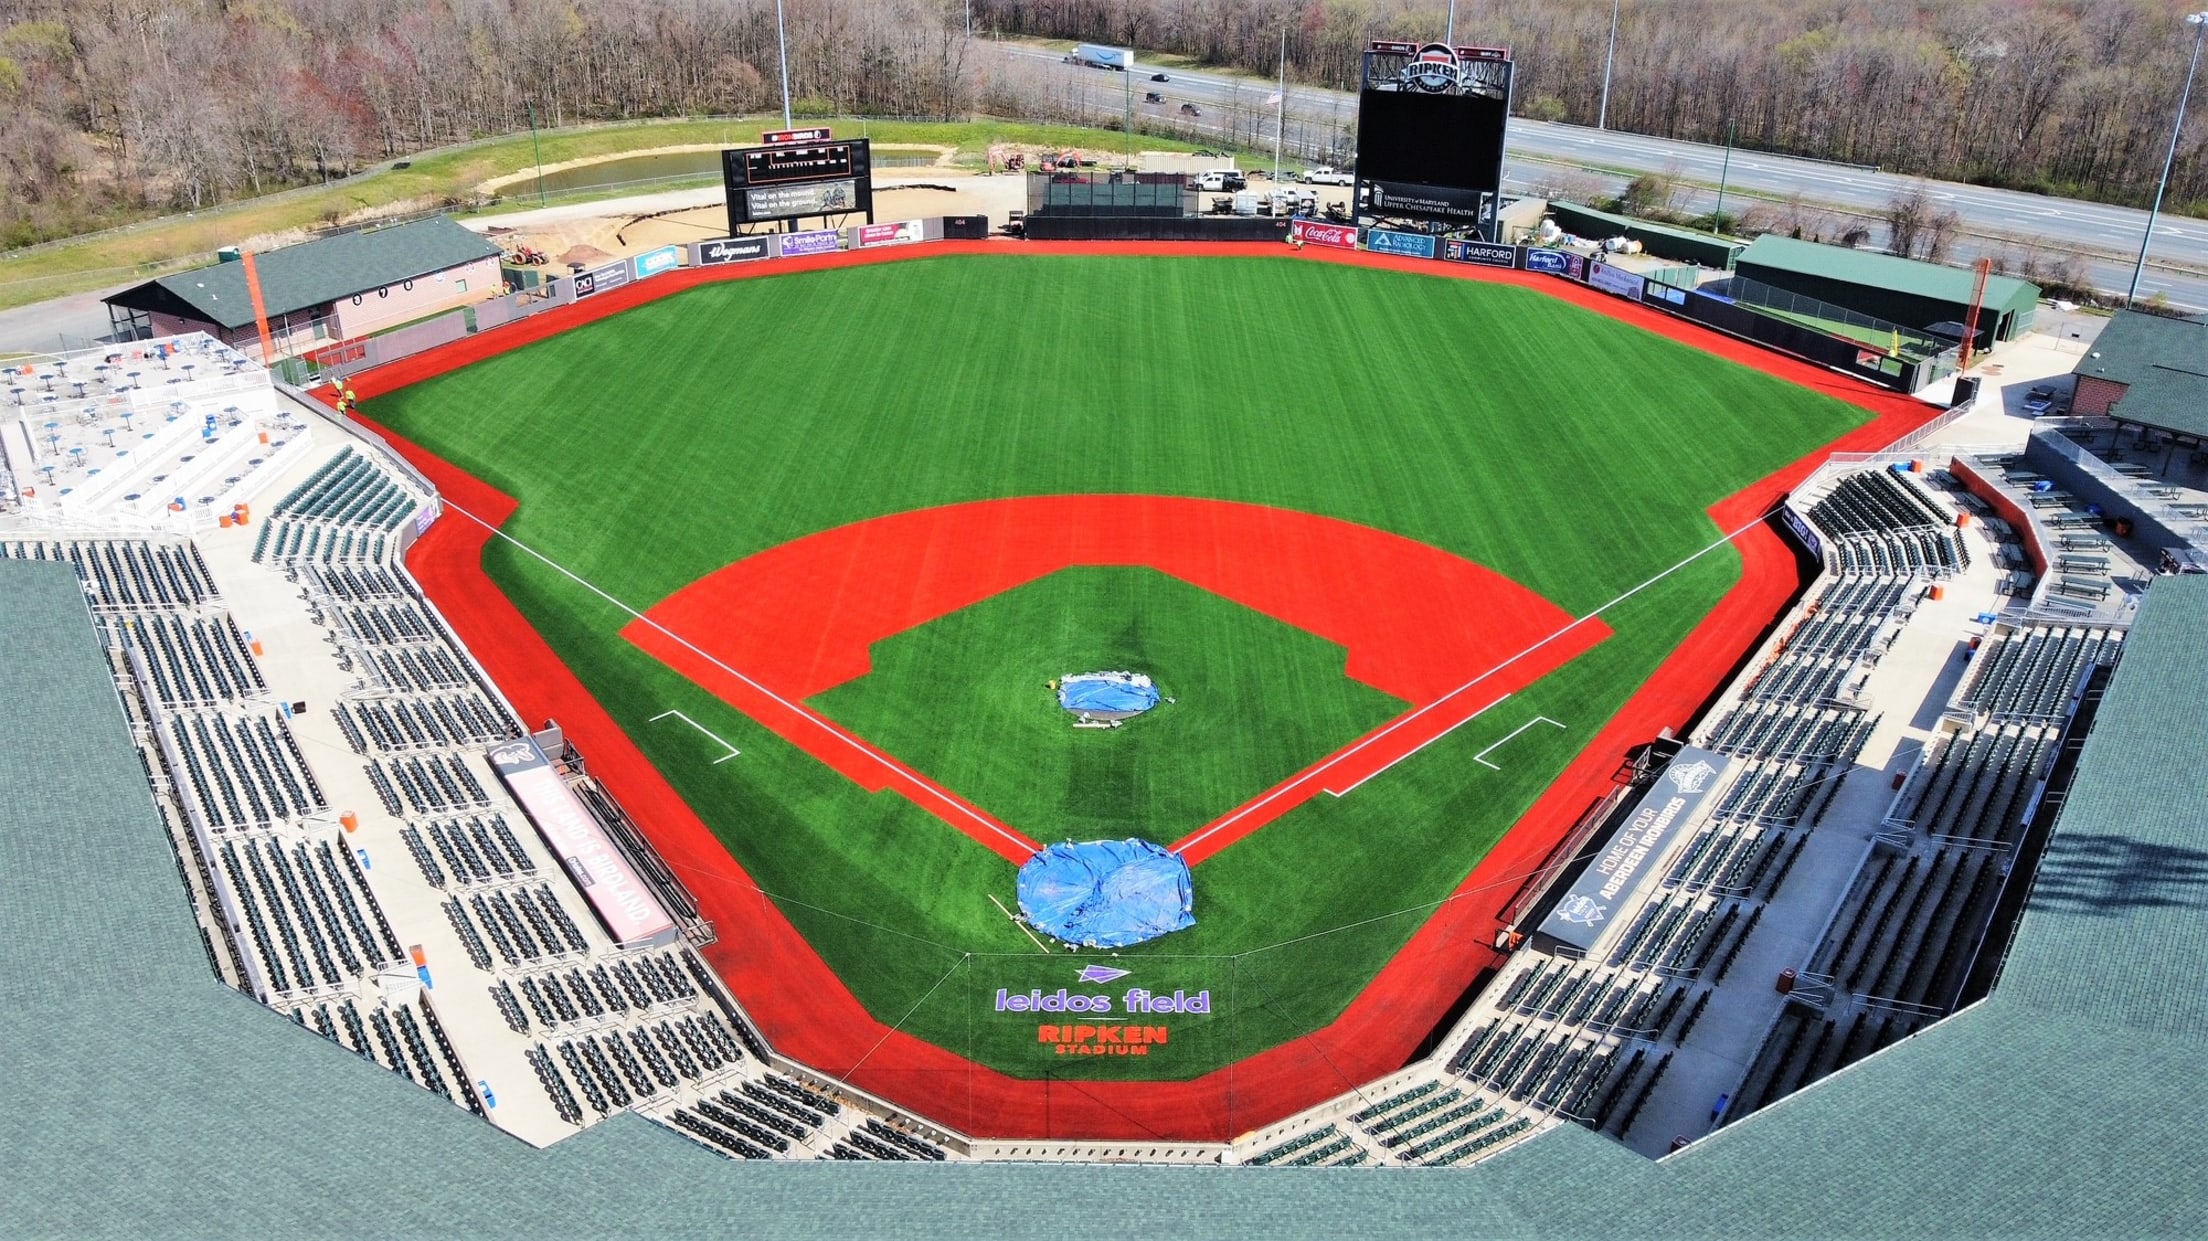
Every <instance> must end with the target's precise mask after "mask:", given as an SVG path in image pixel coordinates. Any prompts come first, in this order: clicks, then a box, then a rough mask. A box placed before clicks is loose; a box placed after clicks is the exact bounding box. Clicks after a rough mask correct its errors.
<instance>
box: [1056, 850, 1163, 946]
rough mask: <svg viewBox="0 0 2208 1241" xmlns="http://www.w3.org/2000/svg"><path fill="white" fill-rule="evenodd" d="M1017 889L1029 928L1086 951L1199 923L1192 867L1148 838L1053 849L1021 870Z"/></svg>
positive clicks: (1137, 941) (1132, 942) (1141, 939)
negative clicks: (1190, 882)
mask: <svg viewBox="0 0 2208 1241" xmlns="http://www.w3.org/2000/svg"><path fill="white" fill-rule="evenodd" d="M1016 887H1017V890H1018V892H1019V900H1020V913H1021V914H1022V915H1024V916H1025V918H1026V920H1027V924H1028V925H1029V926H1032V927H1034V928H1035V929H1036V930H1038V931H1041V932H1042V933H1044V934H1045V935H1048V936H1050V937H1052V938H1053V939H1056V940H1058V941H1059V942H1061V943H1067V944H1079V945H1081V946H1082V947H1084V948H1124V947H1126V946H1127V945H1129V944H1139V943H1142V942H1143V941H1145V940H1151V939H1156V938H1157V937H1159V936H1160V935H1168V934H1171V933H1172V932H1174V931H1178V930H1182V929H1184V928H1186V927H1191V926H1194V925H1196V918H1195V915H1194V913H1193V912H1192V907H1193V900H1192V896H1191V888H1190V884H1189V877H1188V863H1187V862H1186V861H1184V860H1183V859H1182V858H1181V855H1180V854H1178V853H1174V852H1172V851H1171V850H1169V849H1166V848H1164V847H1163V846H1161V845H1156V844H1152V843H1151V842H1149V841H1147V840H1135V839H1128V840H1088V841H1081V842H1079V843H1076V842H1074V841H1071V840H1068V841H1065V842H1063V843H1060V844H1055V845H1051V846H1049V847H1048V848H1046V849H1043V850H1040V851H1039V852H1037V853H1036V854H1035V856H1033V857H1031V858H1029V859H1028V860H1027V863H1026V865H1024V866H1021V867H1020V874H1019V879H1018V882H1017V884H1016Z"/></svg>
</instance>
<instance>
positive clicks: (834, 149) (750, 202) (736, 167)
mask: <svg viewBox="0 0 2208 1241" xmlns="http://www.w3.org/2000/svg"><path fill="white" fill-rule="evenodd" d="M721 182H722V184H723V185H724V186H725V187H726V188H727V190H728V231H729V233H730V235H732V236H733V235H735V234H737V233H741V232H743V231H744V229H745V228H746V227H747V226H749V225H752V224H764V223H773V222H780V221H784V220H801V219H807V218H811V217H815V216H841V215H853V214H862V213H863V214H864V215H865V217H866V222H867V223H869V224H872V223H873V222H874V175H873V153H872V148H871V146H870V144H869V143H868V141H867V140H866V139H865V138H852V139H847V140H844V141H841V142H834V141H829V142H780V143H776V144H774V145H772V146H761V147H732V148H730V149H728V150H724V151H722V152H721Z"/></svg>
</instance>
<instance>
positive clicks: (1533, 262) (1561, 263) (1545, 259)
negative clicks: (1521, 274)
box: [1526, 248, 1587, 280]
mask: <svg viewBox="0 0 2208 1241" xmlns="http://www.w3.org/2000/svg"><path fill="white" fill-rule="evenodd" d="M1526 270H1527V271H1538V272H1545V273H1547V274H1548V275H1551V276H1563V277H1566V278H1568V279H1571V280H1577V279H1579V278H1580V276H1581V275H1582V274H1583V273H1584V272H1585V271H1586V270H1587V260H1586V259H1585V258H1583V257H1581V256H1580V255H1577V254H1574V253H1572V252H1571V251H1569V250H1544V249H1539V248H1535V249H1531V250H1528V251H1526Z"/></svg>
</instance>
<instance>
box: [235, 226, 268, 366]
mask: <svg viewBox="0 0 2208 1241" xmlns="http://www.w3.org/2000/svg"><path fill="white" fill-rule="evenodd" d="M238 259H239V261H240V262H242V263H244V264H245V292H246V295H247V296H248V297H250V298H252V299H253V326H254V327H255V328H257V329H258V330H259V331H260V334H261V365H262V366H265V367H269V368H271V369H274V367H275V365H276V342H275V340H274V339H273V338H272V337H271V336H270V335H269V332H268V305H267V303H265V302H263V301H262V300H261V272H260V268H259V267H258V266H257V265H256V264H255V263H254V262H253V252H252V251H251V250H244V251H240V252H239V255H238Z"/></svg>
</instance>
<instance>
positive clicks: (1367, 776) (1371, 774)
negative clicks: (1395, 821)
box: [1319, 694, 1510, 797]
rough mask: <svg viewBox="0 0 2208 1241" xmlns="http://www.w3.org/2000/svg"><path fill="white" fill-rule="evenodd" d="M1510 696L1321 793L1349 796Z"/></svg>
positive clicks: (1491, 709) (1501, 703)
mask: <svg viewBox="0 0 2208 1241" xmlns="http://www.w3.org/2000/svg"><path fill="white" fill-rule="evenodd" d="M1509 697H1510V695H1508V694H1505V695H1503V697H1502V698H1498V699H1496V700H1495V701H1493V702H1491V703H1489V704H1487V705H1486V706H1484V707H1481V708H1480V709H1479V710H1477V711H1474V712H1473V713H1472V714H1470V715H1468V716H1465V717H1464V718H1463V719H1461V720H1458V721H1457V722H1456V723H1454V724H1451V725H1450V726H1449V727H1447V728H1444V729H1442V730H1441V731H1440V732H1438V733H1435V734H1434V735H1433V736H1431V737H1428V738H1427V739H1426V740H1424V741H1421V742H1419V743H1418V744H1417V745H1415V746H1412V747H1411V748H1410V749H1408V750H1405V751H1403V752H1402V753H1401V754H1398V755H1396V756H1395V757H1394V758H1391V759H1389V760H1388V761H1387V763H1386V765H1384V766H1382V767H1381V768H1380V769H1379V770H1378V771H1368V772H1366V773H1365V774H1364V776H1363V777H1362V778H1360V779H1359V780H1358V781H1357V783H1356V784H1352V785H1350V786H1349V787H1348V788H1346V789H1343V790H1342V791H1341V792H1339V793H1337V792H1335V791H1334V790H1333V789H1320V790H1319V791H1320V792H1321V793H1324V794H1326V795H1327V796H1329V797H1347V796H1349V795H1350V794H1351V793H1354V792H1356V791H1357V788H1358V785H1361V784H1363V783H1364V782H1365V781H1366V780H1370V779H1372V778H1373V777H1374V776H1377V775H1379V774H1380V772H1382V771H1386V770H1387V769H1388V768H1389V767H1393V766H1395V765H1396V764H1397V763H1400V762H1402V761H1403V760H1404V759H1406V758H1409V757H1410V756H1411V755H1413V754H1416V753H1418V752H1419V751H1420V750H1423V749H1425V748H1426V747H1427V746H1430V745H1432V744H1433V743H1435V742H1436V741H1439V740H1441V739H1442V738H1443V737H1446V736H1448V735H1449V734H1450V733H1453V732H1455V731H1457V730H1458V729H1460V728H1462V727H1464V726H1465V725H1467V724H1469V723H1471V722H1472V721H1474V720H1476V719H1478V718H1480V717H1481V716H1483V715H1486V714H1487V713H1488V712H1490V711H1493V710H1494V709H1495V708H1497V707H1499V706H1501V705H1503V700H1504V699H1507V698H1509ZM1486 752H1487V751H1485V750H1482V751H1481V753H1483V754H1484V753H1486Z"/></svg>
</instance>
